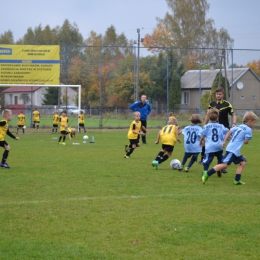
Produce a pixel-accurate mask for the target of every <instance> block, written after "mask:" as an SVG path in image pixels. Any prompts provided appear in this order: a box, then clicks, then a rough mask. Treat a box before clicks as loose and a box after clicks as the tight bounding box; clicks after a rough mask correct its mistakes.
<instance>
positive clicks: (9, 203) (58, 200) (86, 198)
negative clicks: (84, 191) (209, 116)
mask: <svg viewBox="0 0 260 260" xmlns="http://www.w3.org/2000/svg"><path fill="white" fill-rule="evenodd" d="M215 195H216V196H227V193H223V194H215ZM234 195H235V196H237V194H234ZM245 195H247V194H239V196H245ZM248 195H250V196H252V194H248ZM190 196H193V197H196V196H201V194H194V193H185V194H158V195H140V196H135V195H129V196H127V195H125V196H106V197H81V198H64V199H57V200H26V201H25V200H22V201H9V202H1V201H0V205H22V204H43V203H55V202H69V201H88V200H121V199H143V198H160V197H190ZM211 196H214V194H211ZM228 196H230V195H228ZM254 196H260V193H257V194H254Z"/></svg>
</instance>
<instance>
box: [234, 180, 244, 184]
mask: <svg viewBox="0 0 260 260" xmlns="http://www.w3.org/2000/svg"><path fill="white" fill-rule="evenodd" d="M233 183H234V184H235V185H243V184H245V183H244V182H243V181H241V180H239V181H236V180H234V182H233Z"/></svg>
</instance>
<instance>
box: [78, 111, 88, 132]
mask: <svg viewBox="0 0 260 260" xmlns="http://www.w3.org/2000/svg"><path fill="white" fill-rule="evenodd" d="M78 118H79V133H80V129H81V128H83V129H84V132H85V133H86V128H85V120H84V114H83V111H80V114H79V115H78Z"/></svg>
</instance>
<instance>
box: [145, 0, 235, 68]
mask: <svg viewBox="0 0 260 260" xmlns="http://www.w3.org/2000/svg"><path fill="white" fill-rule="evenodd" d="M166 1H167V4H168V7H169V12H167V13H166V15H165V17H164V18H163V19H159V18H157V27H156V28H155V29H154V31H153V33H152V34H151V35H149V34H147V35H146V36H145V38H144V42H143V45H144V46H146V47H148V48H149V47H150V48H149V49H150V50H152V51H159V50H160V48H158V47H174V48H175V51H174V52H175V55H176V54H177V55H178V57H179V58H181V59H183V58H184V57H185V59H186V62H187V60H188V59H189V58H190V55H191V58H192V59H194V54H195V57H196V60H197V62H203V63H205V62H207V63H211V62H213V61H214V62H218V61H219V53H218V52H219V51H218V50H219V49H221V48H230V47H232V46H233V39H232V38H231V37H230V36H229V34H228V32H227V30H225V29H224V28H221V29H220V30H219V31H217V29H216V28H214V26H213V25H214V21H213V20H212V19H209V18H207V17H206V15H207V13H208V10H209V4H208V2H207V0H193V1H190V0H166ZM152 48H153V49H152ZM199 48H202V49H203V51H202V53H201V54H199V51H198V50H199ZM199 59H200V60H199Z"/></svg>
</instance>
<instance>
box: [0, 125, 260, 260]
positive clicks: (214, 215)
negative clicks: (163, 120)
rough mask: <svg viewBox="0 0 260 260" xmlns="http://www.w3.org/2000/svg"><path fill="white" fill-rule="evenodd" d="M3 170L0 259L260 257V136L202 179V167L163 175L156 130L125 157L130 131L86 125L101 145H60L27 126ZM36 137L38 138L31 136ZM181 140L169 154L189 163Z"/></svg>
mask: <svg viewBox="0 0 260 260" xmlns="http://www.w3.org/2000/svg"><path fill="white" fill-rule="evenodd" d="M26 131H27V134H25V135H22V134H20V135H19V136H20V137H21V140H20V141H15V140H13V139H10V138H9V137H7V138H6V140H7V141H8V143H9V144H10V146H11V151H10V155H9V158H8V163H9V165H10V166H11V169H2V168H0V231H1V232H0V259H12V260H13V259H26V260H28V259H98V260H99V259H111V260H114V259H120V260H121V259H129V260H130V259H131V260H132V259H142V260H143V259H185V260H186V259H191V260H193V259H194V260H197V259H207V260H208V259H227V260H228V259H236V260H237V259H239V260H240V259H241V260H242V259H245V260H248V259H250V260H251V259H259V255H260V249H259V245H258V244H259V240H260V232H259V231H260V207H259V206H260V198H259V197H260V191H259V183H260V176H259V173H258V169H259V156H258V144H259V141H260V133H259V132H257V131H255V132H254V138H253V140H252V141H251V142H250V143H249V144H248V145H244V147H243V150H242V152H243V154H244V155H245V156H246V157H247V158H248V163H247V165H246V167H245V170H244V172H243V176H242V180H243V181H244V182H245V183H246V185H243V186H235V185H233V184H232V183H233V179H234V175H235V169H236V166H235V165H232V166H230V167H229V169H228V172H229V173H228V174H226V175H224V176H223V177H222V178H218V177H217V176H216V175H213V176H212V177H210V178H209V179H208V181H207V183H206V184H205V185H202V183H201V172H202V166H199V165H197V164H196V165H194V166H193V167H192V168H191V171H190V172H189V173H185V172H179V171H174V170H171V169H170V167H169V163H170V159H169V160H168V161H167V162H165V163H163V164H161V165H160V166H159V170H158V171H156V170H155V169H154V168H153V167H152V166H151V161H152V160H153V159H154V158H155V156H156V155H157V153H158V152H159V150H160V148H161V145H155V144H154V141H155V139H156V135H157V130H152V131H151V135H150V136H148V145H143V146H141V147H140V148H138V149H136V150H135V151H134V153H133V154H132V156H131V157H132V158H131V159H124V158H123V156H124V145H125V144H126V143H128V141H127V137H126V132H127V131H126V130H88V133H87V134H88V135H89V137H91V136H92V135H93V136H95V141H96V142H95V143H94V144H90V143H87V144H83V143H82V141H83V140H82V136H83V133H82V134H78V135H77V136H76V138H77V141H78V142H80V145H78V146H74V145H72V142H73V141H70V140H67V142H66V143H67V144H66V146H63V145H58V144H57V140H56V139H53V137H58V136H59V135H58V134H56V135H55V134H48V132H50V130H48V129H45V130H44V129H41V130H40V131H39V133H38V132H37V131H36V130H32V129H27V130H26ZM34 133H38V134H34ZM183 153H184V148H183V144H176V146H175V149H174V152H173V155H172V157H171V159H173V158H178V159H179V160H181V159H182V157H183Z"/></svg>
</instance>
